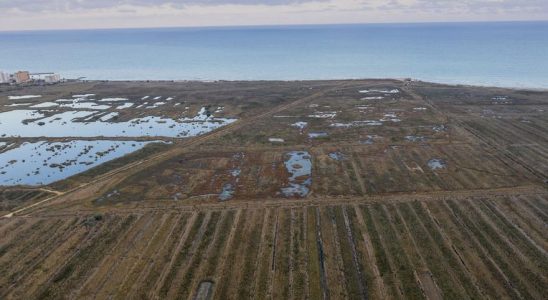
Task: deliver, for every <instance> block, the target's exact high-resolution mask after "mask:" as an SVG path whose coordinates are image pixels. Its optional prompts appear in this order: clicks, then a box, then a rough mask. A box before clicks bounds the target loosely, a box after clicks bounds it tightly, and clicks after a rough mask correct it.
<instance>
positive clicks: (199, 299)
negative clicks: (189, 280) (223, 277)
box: [192, 281, 213, 300]
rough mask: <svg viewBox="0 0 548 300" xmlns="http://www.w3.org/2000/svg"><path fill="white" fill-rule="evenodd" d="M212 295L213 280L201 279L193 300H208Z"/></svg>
mask: <svg viewBox="0 0 548 300" xmlns="http://www.w3.org/2000/svg"><path fill="white" fill-rule="evenodd" d="M212 297H213V282H211V281H202V282H201V283H200V286H198V291H196V295H195V296H194V298H192V299H193V300H210V299H211V298H212Z"/></svg>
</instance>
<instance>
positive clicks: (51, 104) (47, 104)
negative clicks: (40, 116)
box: [31, 102, 59, 108]
mask: <svg viewBox="0 0 548 300" xmlns="http://www.w3.org/2000/svg"><path fill="white" fill-rule="evenodd" d="M57 106H59V103H55V102H42V103H38V104H35V105H33V106H31V108H49V107H57Z"/></svg>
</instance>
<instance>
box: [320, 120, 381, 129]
mask: <svg viewBox="0 0 548 300" xmlns="http://www.w3.org/2000/svg"><path fill="white" fill-rule="evenodd" d="M380 125H382V122H381V121H374V120H364V121H353V122H350V123H333V124H330V125H329V127H338V128H350V127H359V126H380Z"/></svg>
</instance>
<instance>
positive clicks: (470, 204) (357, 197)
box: [0, 80, 548, 299]
mask: <svg viewBox="0 0 548 300" xmlns="http://www.w3.org/2000/svg"><path fill="white" fill-rule="evenodd" d="M366 89H381V90H386V91H387V92H371V93H359V92H358V91H360V90H366ZM393 89H397V90H398V92H397V93H390V92H388V91H390V90H393ZM85 92H89V93H96V94H99V95H104V96H105V97H107V96H108V97H111V96H119V97H139V96H140V95H166V96H167V95H169V96H176V97H177V98H176V99H177V101H183V102H182V103H185V104H184V105H181V106H189V107H190V110H191V111H193V110H195V111H197V110H198V109H199V107H200V106H207V105H210V106H213V107H215V106H223V107H225V109H224V111H223V114H224V116H227V117H234V118H238V121H237V122H235V123H233V124H231V125H227V126H225V127H222V128H220V129H218V130H216V131H213V132H211V133H208V134H205V135H203V136H199V137H194V138H185V139H167V140H169V141H172V144H169V145H151V146H148V147H145V148H144V149H143V150H140V151H138V152H135V153H133V154H131V155H128V156H126V157H124V158H120V159H117V160H113V161H111V162H108V163H106V164H103V165H101V166H99V167H96V168H94V169H91V170H89V171H87V172H84V173H82V174H79V175H76V176H73V177H71V178H68V179H66V180H63V181H59V182H56V183H53V184H51V185H49V186H45V187H27V186H15V187H5V188H0V192H1V193H0V204H1V206H0V210H1V211H2V214H3V215H6V214H8V213H11V214H9V215H8V216H9V217H4V218H0V237H1V238H0V299H50V298H53V299H58V298H70V299H88V298H98V299H126V298H130V299H249V298H253V299H497V298H501V299H544V298H545V296H543V295H545V292H546V291H547V290H548V255H547V251H548V235H547V234H546V232H547V231H546V228H547V224H548V189H547V186H548V185H547V184H548V134H547V132H548V131H547V129H548V113H547V110H548V92H541V91H523V90H511V89H500V88H480V87H468V86H446V85H439V84H431V83H424V82H414V81H413V82H410V81H398V80H354V81H323V82H322V81H318V82H306V81H304V82H214V83H200V82H184V83H171V82H163V83H162V82H150V83H135V82H92V83H72V84H64V85H57V86H50V87H29V88H27V89H26V90H23V91H0V104H2V103H3V102H2V101H5V100H2V99H4V98H6V97H2V96H3V95H8V94H9V95H11V94H14V93H21V94H42V95H44V97H43V98H40V99H39V100H36V99H32V101H36V102H42V101H51V100H53V99H56V98H59V97H68V96H70V95H71V94H76V93H85ZM377 96H379V97H380V96H382V97H383V98H382V99H377V98H376V97H377ZM367 97H369V99H365V98H367ZM124 113H125V115H124V114H122V115H120V118H121V120H128V119H131V118H133V117H135V116H139V115H140V114H143V113H152V114H155V115H161V116H178V115H179V113H181V112H180V111H178V110H177V109H174V108H173V107H170V108H168V107H161V108H158V109H156V110H153V111H151V112H148V111H147V112H142V111H139V110H136V109H129V110H127V112H124ZM192 113H194V112H192ZM192 113H190V114H192ZM330 113H332V114H334V115H333V116H331V115H330V116H328V117H325V116H321V115H322V114H330ZM318 116H321V117H318ZM380 120H382V121H380ZM296 122H307V123H308V124H307V126H306V127H304V128H302V129H301V128H297V127H295V126H292V124H295V123H296ZM352 122H354V123H353V124H354V126H350V125H348V124H351V123H352ZM377 123H378V124H377ZM345 124H346V125H345ZM319 132H322V133H326V134H327V135H326V136H324V137H319V138H311V137H309V134H310V133H319ZM269 138H280V139H283V140H284V142H282V143H278V142H270V141H269V140H268V139H269ZM148 139H153V138H148ZM26 140H32V139H25V138H20V139H9V138H3V139H0V141H6V142H16V143H21V142H24V141H26ZM0 151H1V150H0ZM292 151H298V152H299V151H300V152H307V156H306V157H307V159H309V161H310V164H311V173H310V174H309V176H301V177H299V178H297V179H295V180H292V178H291V172H290V171H289V170H288V169H287V166H286V162H287V161H288V159H289V157H290V154H291V153H292ZM433 161H434V163H433ZM436 161H439V162H442V165H443V166H441V167H439V168H435V167H433V166H437V165H436V164H435V162H436ZM303 168H304V169H306V167H305V166H303V165H302V164H301V165H299V166H298V168H297V169H303ZM0 176H1V175H0ZM306 182H308V183H309V185H308V186H307V185H306ZM295 183H298V184H302V186H306V187H308V188H309V193H306V194H305V195H304V196H298V195H293V196H288V195H286V194H284V193H283V190H284V188H287V187H288V186H292V184H295ZM227 186H230V187H231V188H232V189H231V191H232V194H231V196H230V197H228V198H227V199H226V200H220V194H222V193H223V191H224V190H225V188H226V187H227Z"/></svg>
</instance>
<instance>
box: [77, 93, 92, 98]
mask: <svg viewBox="0 0 548 300" xmlns="http://www.w3.org/2000/svg"><path fill="white" fill-rule="evenodd" d="M93 96H95V94H82V95H73V96H72V97H73V98H89V97H93Z"/></svg>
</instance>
